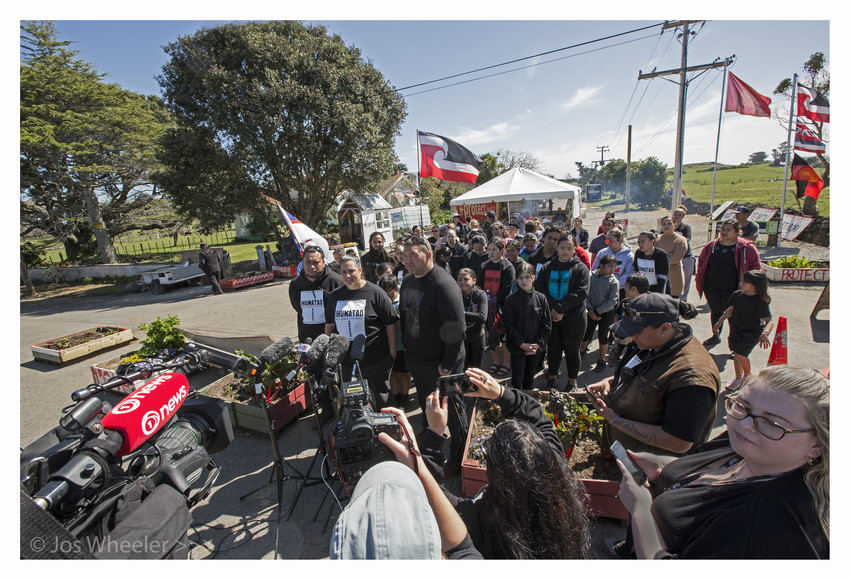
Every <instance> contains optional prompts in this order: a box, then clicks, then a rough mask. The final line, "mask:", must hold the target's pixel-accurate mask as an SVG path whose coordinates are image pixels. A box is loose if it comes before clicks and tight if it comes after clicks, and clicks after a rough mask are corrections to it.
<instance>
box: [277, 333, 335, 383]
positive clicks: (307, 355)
mask: <svg viewBox="0 0 850 580" xmlns="http://www.w3.org/2000/svg"><path fill="white" fill-rule="evenodd" d="M329 342H330V337H329V336H328V335H327V334H320V335H319V336H317V337H316V339H315V340H314V341H313V344H311V345H310V348H309V349H307V352H304V353H302V354H301V358H299V359H298V366H297V367H295V368H294V369H292V370H291V371H289V374H287V375H286V380H287V381H291V380H292V379H294V378H295V375H297V374H298V373H299V372H300V371H301V370H302V369H305V368H306V369H310V368H312V366H313V365H314V364H316V361H318V360H320V359H321V358H322V357H323V356H324V355H325V351H326V350H327V348H328V343H329Z"/></svg>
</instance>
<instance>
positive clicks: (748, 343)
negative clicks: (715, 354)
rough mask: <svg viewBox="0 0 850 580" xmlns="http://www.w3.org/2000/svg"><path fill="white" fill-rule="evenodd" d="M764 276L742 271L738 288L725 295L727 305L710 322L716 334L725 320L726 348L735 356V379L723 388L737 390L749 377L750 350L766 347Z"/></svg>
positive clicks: (767, 308)
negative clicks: (714, 320) (727, 335)
mask: <svg viewBox="0 0 850 580" xmlns="http://www.w3.org/2000/svg"><path fill="white" fill-rule="evenodd" d="M767 286H768V284H767V276H765V273H764V272H760V271H758V270H750V271H749V272H744V280H743V283H742V285H741V289H740V290H736V291H735V292H733V293H732V296H730V297H729V302H728V304H729V307H728V308H727V309H726V312H724V313H723V315H722V316H721V317H720V320H718V321H717V324H715V325H714V332H715V334H719V333H720V330H719V329H720V327H721V325H722V324H723V321H724V320H726V319H727V318H728V319H729V327H730V332H729V350H730V351H732V355H733V356H734V357H735V360H734V363H735V380H734V381H732V382H731V383H729V385H728V386H727V387H726V388H727V389H729V390H731V391H735V390H737V389H738V388H739V387H740V385H742V384H743V382H744V380H745V379H746V378H747V377H748V376H750V374H751V372H750V371H751V368H750V359H749V356H750V353H751V352H752V351H753V349H754V348H755V347H756V345H761V347H762V348H767V347H769V346H770V338H769V337H770V332H771V331H772V330H773V322H772V320H771V316H770V306H769V305H770V294H769V293H768V291H767Z"/></svg>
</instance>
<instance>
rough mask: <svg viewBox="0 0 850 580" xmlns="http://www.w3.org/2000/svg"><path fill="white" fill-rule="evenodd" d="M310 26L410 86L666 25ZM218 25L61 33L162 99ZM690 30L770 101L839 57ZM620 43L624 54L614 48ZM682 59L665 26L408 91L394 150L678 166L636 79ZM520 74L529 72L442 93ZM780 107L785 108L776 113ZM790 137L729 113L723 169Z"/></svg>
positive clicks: (127, 83) (702, 85)
mask: <svg viewBox="0 0 850 580" xmlns="http://www.w3.org/2000/svg"><path fill="white" fill-rule="evenodd" d="M228 21H232V20H228ZM305 21H306V22H312V23H321V24H324V25H326V26H327V27H328V29H329V31H330V32H331V33H336V34H339V35H340V36H341V37H342V38H343V39H344V40H345V42H346V43H347V44H353V45H354V46H356V47H358V48H359V49H360V50H361V51H362V53H363V55H364V57H366V58H368V59H370V60H371V61H372V62H373V64H374V65H375V66H376V67H377V68H378V69H379V70H380V71H381V72H382V73H383V75H384V77H385V78H386V79H387V80H388V81H389V82H390V83H391V84H392V85H393V86H395V87H396V88H402V87H407V86H409V85H413V84H417V83H422V82H426V81H430V80H433V79H437V78H440V77H444V76H447V75H451V74H456V73H461V72H465V71H468V70H471V69H475V68H480V67H485V66H489V65H493V64H497V63H501V62H504V61H508V60H513V59H517V58H521V57H525V56H529V55H533V54H537V53H541V52H545V51H550V50H554V49H558V48H561V47H565V46H570V45H572V44H577V43H582V42H586V41H589V40H594V39H596V38H601V37H605V36H610V35H613V34H617V33H621V32H625V31H628V30H633V29H636V28H640V27H643V26H647V25H650V24H655V23H658V22H661V21H663V18H661V19H641V20H628V21H627V20H622V21H619V20H618V21H613V20H609V21H570V20H558V21H423V20H413V21H340V20H330V19H316V20H309V19H305ZM221 22H222V21H213V20H185V21H164V20H163V21H152V20H124V21H112V20H99V21H94V20H77V21H71V20H57V23H56V26H57V29H58V31H59V33H60V36H61V38H63V39H66V40H73V41H75V44H74V48H75V49H77V50H79V51H80V54H79V57H80V58H82V59H84V60H86V61H89V62H91V63H92V64H93V65H94V66H95V67H96V68H97V69H98V70H99V71H100V72H103V73H107V74H108V75H109V76H108V79H109V80H110V81H112V82H117V83H118V84H120V85H121V86H122V87H124V88H126V89H129V90H132V91H136V92H141V93H146V94H159V86H158V84H157V83H156V81H155V80H154V77H155V75H157V74H158V73H159V72H160V68H161V66H162V64H163V63H164V62H166V55H165V53H164V51H163V50H162V48H161V47H162V46H163V45H165V44H167V43H169V42H171V41H173V40H175V39H176V38H177V37H178V36H181V35H187V34H192V33H193V32H195V31H197V30H198V29H199V28H201V27H203V26H207V27H211V26H215V25H216V24H219V23H221ZM693 28H694V29H696V30H697V34H696V35H695V36H694V37H692V39H691V41H690V43H689V51H688V64H689V65H699V64H707V63H710V62H712V61H714V60H715V59H717V58H725V57H728V56H732V55H733V54H734V55H736V62H735V64H734V65H733V67H732V69H731V70H732V71H733V72H734V73H735V74H736V75H737V76H738V77H740V78H741V79H742V80H744V81H745V82H747V83H748V84H750V85H751V86H752V87H753V88H755V89H756V90H758V91H759V92H761V93H762V94H765V95H769V96H771V97H772V95H771V93H772V91H773V88H774V87H775V86H776V84H777V83H778V82H779V81H780V80H781V79H782V78H784V77H787V76H791V75H792V74H793V73H794V72H795V71H798V70H799V69H800V66H801V65H802V63H803V62H804V61H805V60H807V59H808V57H809V55H810V54H811V53H813V52H816V51H822V52H825V53H826V54H827V55H828V56H829V32H830V31H829V22H828V21H824V20H821V21H809V22H797V21H769V20H762V21H741V20H723V19H720V20H708V21H707V22H705V24H703V25H694V26H693ZM789 38H796V39H797V42H786V40H787V39H789ZM617 43H624V44H621V45H620V46H611V45H614V44H617ZM604 47H607V48H604ZM591 51H592V52H591ZM578 53H584V54H578ZM564 57H566V58H564ZM546 61H552V62H546ZM680 62H681V45H680V43H679V41H678V39H676V38H674V34H673V31H666V32H663V33H661V29H660V27H656V28H652V29H650V30H646V31H642V32H638V33H634V34H629V35H626V36H622V37H619V38H616V39H612V40H609V41H604V42H600V43H594V44H589V45H587V46H583V47H580V48H576V49H572V50H567V51H562V52H558V53H555V54H551V55H547V56H544V57H539V58H537V59H534V60H531V61H523V62H520V63H516V64H514V65H509V66H506V67H499V68H496V69H491V70H488V71H484V72H482V73H478V74H474V75H466V76H463V77H459V78H457V79H452V80H450V81H445V82H443V83H435V84H430V85H426V86H422V87H418V88H413V89H408V90H405V91H402V94H403V95H404V96H405V101H406V102H407V106H408V116H407V119H406V120H405V122H404V124H403V125H402V133H401V135H400V136H398V137H397V139H396V152H397V154H398V156H399V158H400V159H401V160H402V162H404V163H406V164H407V166H408V168H409V169H411V170H415V168H416V163H417V162H416V148H415V147H416V129H421V130H425V131H429V132H434V133H438V134H441V135H444V136H447V137H451V138H454V139H456V140H457V141H459V142H460V143H461V144H463V145H466V146H467V147H468V148H470V149H472V150H473V151H474V152H476V153H479V154H482V153H485V152H493V151H495V150H496V149H499V148H503V149H511V150H515V151H527V152H530V153H532V154H534V155H535V156H536V157H537V158H538V159H540V160H541V161H542V162H543V165H544V171H545V172H547V173H551V174H553V175H554V176H555V177H558V178H562V177H565V176H566V175H567V174H573V175H576V166H575V162H577V161H580V162H582V163H584V164H585V165H588V164H590V163H591V162H592V161H594V160H598V159H599V158H600V154H599V151H598V149H597V147H602V146H605V147H608V148H609V149H610V151H607V152H606V153H605V158H606V159H610V158H616V157H620V158H625V156H626V144H627V138H626V130H627V126H628V124H629V122H631V124H632V125H633V142H632V159H643V158H645V157H648V156H650V155H653V156H656V157H658V158H659V159H660V160H661V161H662V162H665V163H667V164H668V165H670V166H672V165H673V161H674V144H675V131H676V107H677V101H678V85H677V84H675V83H673V82H670V81H669V80H665V79H662V78H655V79H652V80H641V81H638V79H637V77H638V73H639V71H644V72H648V71H651V70H652V69H653V68H655V67H657V69H658V70H670V69H675V68H678V67H679V66H680ZM530 65H533V66H530ZM509 69H520V70H515V71H513V72H507V73H504V74H497V75H495V76H490V77H489V78H484V79H480V80H475V81H472V82H465V83H463V84H459V85H456V86H450V87H446V88H437V87H441V86H443V85H447V84H451V83H456V82H458V81H467V80H469V79H471V78H476V77H480V76H485V75H493V73H503V72H504V71H506V70H509ZM691 75H692V76H693V78H692V80H691V81H690V84H689V98H688V108H687V113H686V133H685V154H684V162H685V163H694V162H701V161H711V160H713V159H714V152H715V143H716V136H717V120H718V116H719V111H720V91H721V83H722V74H721V70H712V71H707V72H704V73H702V74H699V75H698V76H697V74H696V73H691ZM667 78H669V79H674V78H675V79H677V77H667ZM429 89H437V90H429ZM422 91H427V92H422ZM414 93H418V94H414ZM772 98H773V97H772ZM630 100H631V103H630ZM779 100H780V99H778V98H774V103H776V102H777V101H779ZM638 104H639V106H638ZM785 114H787V113H784V114H783V117H784V115H785ZM785 137H786V130H785V129H783V127H782V126H781V125H780V123H779V121H778V120H777V119H769V120H768V119H763V118H751V117H743V116H740V115H737V114H734V113H730V114H726V115H724V121H723V130H722V132H721V144H720V155H719V160H720V162H722V163H741V162H744V161H746V159H747V157H748V155H749V154H750V153H752V152H754V151H766V152H768V153H769V152H770V150H771V148H773V147H776V146H777V144H778V143H779V142H781V141H783V140H784V139H785Z"/></svg>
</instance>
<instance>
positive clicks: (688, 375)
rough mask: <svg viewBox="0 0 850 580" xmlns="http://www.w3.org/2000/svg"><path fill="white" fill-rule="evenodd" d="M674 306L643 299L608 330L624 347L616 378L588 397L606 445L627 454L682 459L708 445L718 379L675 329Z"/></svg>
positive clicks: (687, 334)
mask: <svg viewBox="0 0 850 580" xmlns="http://www.w3.org/2000/svg"><path fill="white" fill-rule="evenodd" d="M681 304H684V303H680V302H679V300H676V299H674V298H672V297H670V296H667V295H666V294H658V293H656V292H649V293H647V294H641V295H640V296H637V297H635V298H632V299H631V301H629V304H628V305H627V306H624V307H623V318H622V319H620V320H619V321H617V322H615V323H614V324H613V325H612V326H611V332H612V333H613V334H614V336H615V337H617V338H618V339H620V340H625V339H631V340H630V341H629V343H628V344H627V345H626V348H625V350H624V352H623V354H622V357H621V359H620V362H619V363H618V365H617V370H616V371H615V373H614V376H613V377H612V378H610V379H606V380H604V381H601V382H599V383H596V384H594V385H590V386H589V387H588V390H589V391H590V392H591V393H592V394H593V395H595V396H594V398H593V399H592V401H593V405H594V407H596V410H597V411H598V412H599V413H600V414H601V415H602V417H603V418H604V419H605V420H606V421H607V423H606V424H605V429H604V431H603V438H604V441H605V443H606V444H609V445H610V444H611V443H613V442H614V441H620V442H621V443H622V444H623V446H624V447H625V448H626V449H629V450H631V451H649V452H652V453H660V454H665V455H669V454H670V453H673V454H675V455H682V454H683V453H686V452H687V451H689V450H690V449H691V447H692V446H693V445H694V444H696V443H700V442H702V441H705V439H706V438H707V437H708V434H709V432H710V431H711V427H712V425H713V423H714V417H715V409H714V405H715V402H716V399H717V393H718V391H719V389H720V373H719V372H718V371H717V366H716V365H715V364H714V360H713V359H712V358H711V356H710V355H709V354H708V352H707V351H706V350H705V348H704V347H703V346H702V345H701V344H700V343H699V341H697V340H696V339H695V338H694V336H693V332H692V331H691V327H690V326H688V325H687V324H684V323H681V322H679V310H680V308H682V306H681Z"/></svg>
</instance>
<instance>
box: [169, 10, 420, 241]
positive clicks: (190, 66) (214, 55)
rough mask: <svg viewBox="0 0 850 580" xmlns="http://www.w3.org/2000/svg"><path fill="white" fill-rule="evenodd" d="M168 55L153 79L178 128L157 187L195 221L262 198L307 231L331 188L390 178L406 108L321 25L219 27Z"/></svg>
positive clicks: (223, 215)
mask: <svg viewBox="0 0 850 580" xmlns="http://www.w3.org/2000/svg"><path fill="white" fill-rule="evenodd" d="M165 51H166V53H167V54H168V55H169V56H170V60H169V62H167V63H166V64H165V65H164V66H163V72H162V75H160V76H159V77H158V79H157V80H158V81H159V84H160V85H161V87H162V89H163V92H164V96H165V102H166V106H167V107H168V108H169V110H171V111H172V112H173V113H174V114H175V116H176V117H177V118H178V124H179V126H178V128H177V129H176V130H175V131H173V132H171V133H170V134H169V136H168V138H167V139H166V140H165V141H164V143H163V147H162V151H161V159H162V160H163V161H164V163H165V164H166V165H168V169H167V171H165V172H164V173H163V175H162V183H163V184H164V185H166V186H167V189H168V193H169V195H170V196H171V197H172V199H174V200H175V202H176V204H177V205H178V206H179V207H180V208H181V209H182V210H183V211H185V212H188V213H189V215H191V216H192V217H197V218H198V219H201V220H202V222H203V223H211V222H216V221H219V222H220V221H222V220H227V219H232V217H233V215H234V214H235V213H236V212H237V211H239V210H240V209H242V208H243V207H257V204H259V203H263V202H261V201H260V199H261V198H260V194H265V195H266V196H269V197H271V198H273V199H276V200H278V201H280V202H281V204H282V205H283V206H284V208H286V209H287V210H289V211H290V212H292V213H293V214H294V215H296V216H297V217H298V218H299V219H300V220H302V221H303V222H305V223H307V224H308V225H310V226H316V225H317V224H318V222H319V221H320V220H321V219H322V218H323V217H324V215H325V213H326V212H327V210H328V208H329V207H330V206H331V204H332V203H333V201H334V198H335V196H336V195H337V194H338V193H339V192H340V191H342V190H343V189H350V190H352V191H367V190H369V189H371V188H373V187H375V186H376V185H377V183H378V182H379V181H380V180H381V179H382V178H385V177H386V176H388V175H390V174H391V173H392V171H393V163H394V162H395V161H396V160H395V157H394V155H393V139H394V137H395V136H396V135H398V134H399V127H400V125H401V122H402V121H403V120H404V118H405V115H406V113H405V104H404V101H403V100H402V98H401V97H400V96H399V95H398V93H397V92H396V91H395V90H394V89H393V87H391V86H390V85H389V84H388V83H387V81H386V80H385V79H384V77H383V76H382V75H381V73H380V72H379V71H378V70H377V69H376V68H375V67H374V66H372V64H371V63H370V62H368V61H367V60H364V58H363V57H362V56H361V54H360V51H359V50H358V49H356V48H354V47H349V46H346V45H345V43H344V42H343V40H342V39H341V38H340V37H339V36H337V35H333V36H329V35H328V33H327V30H326V29H325V28H324V27H322V26H308V27H305V26H303V25H302V24H300V23H298V22H268V23H248V24H228V25H224V26H219V27H216V28H211V29H202V30H200V31H198V32H196V33H195V34H193V35H191V36H184V37H180V38H179V39H178V40H177V41H176V42H172V43H171V44H169V45H167V46H166V47H165ZM296 192H297V195H295V193H296Z"/></svg>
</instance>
